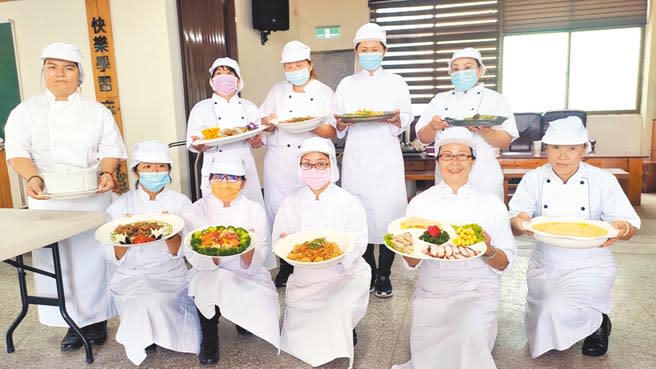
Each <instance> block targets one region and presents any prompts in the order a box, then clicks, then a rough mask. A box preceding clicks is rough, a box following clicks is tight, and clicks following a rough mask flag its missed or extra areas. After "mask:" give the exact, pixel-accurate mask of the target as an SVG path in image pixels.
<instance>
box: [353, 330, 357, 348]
mask: <svg viewBox="0 0 656 369" xmlns="http://www.w3.org/2000/svg"><path fill="white" fill-rule="evenodd" d="M357 344H358V334H357V333H355V328H353V346H354V347H355V345H357Z"/></svg>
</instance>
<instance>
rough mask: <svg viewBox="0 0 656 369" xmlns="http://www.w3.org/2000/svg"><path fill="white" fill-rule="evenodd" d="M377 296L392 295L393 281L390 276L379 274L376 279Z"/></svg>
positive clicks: (383, 297) (385, 296)
mask: <svg viewBox="0 0 656 369" xmlns="http://www.w3.org/2000/svg"><path fill="white" fill-rule="evenodd" d="M376 297H380V298H382V299H385V298H388V297H392V281H390V279H389V277H385V276H382V275H381V276H379V277H378V279H377V280H376Z"/></svg>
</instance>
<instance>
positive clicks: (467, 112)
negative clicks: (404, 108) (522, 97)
mask: <svg viewBox="0 0 656 369" xmlns="http://www.w3.org/2000/svg"><path fill="white" fill-rule="evenodd" d="M484 73H485V65H484V64H483V59H482V57H481V53H480V52H479V51H478V50H476V49H474V48H471V47H468V48H465V49H462V50H459V51H456V52H454V53H453V56H451V60H449V75H450V76H451V84H453V87H454V90H453V91H447V92H441V93H439V94H437V95H435V97H434V98H433V99H432V100H431V101H430V103H429V104H428V105H427V106H426V108H425V109H424V112H423V113H422V114H421V117H420V118H419V120H418V121H417V124H416V126H415V130H416V131H417V137H419V140H420V141H421V142H423V143H425V144H430V143H431V142H433V141H435V140H437V139H439V135H440V134H441V133H442V132H444V130H445V129H446V128H448V127H450V125H449V123H447V122H446V120H445V119H446V118H454V119H464V118H468V117H475V116H477V115H478V116H484V115H494V116H501V117H506V118H508V119H506V120H505V121H504V122H503V123H501V125H498V126H495V127H489V126H476V125H472V126H469V127H468V128H469V130H471V131H472V132H473V133H474V139H475V140H476V151H477V152H478V156H477V157H476V164H475V165H474V168H473V169H472V173H471V177H470V183H471V185H472V186H474V187H475V188H477V189H479V190H481V191H483V192H490V193H493V194H496V195H498V196H499V198H500V199H503V173H502V172H501V166H499V163H498V161H497V159H496V158H495V155H494V148H495V147H498V148H504V147H508V145H510V143H511V142H512V140H514V139H515V138H517V137H519V133H518V132H517V125H516V123H515V116H514V115H513V113H512V110H510V104H509V103H508V100H507V99H506V98H505V97H503V96H502V95H501V94H499V93H498V92H496V91H494V90H490V89H489V88H485V85H484V84H483V83H482V82H481V83H479V80H480V79H481V77H482V76H483V74H484ZM435 175H436V180H437V181H436V182H439V179H440V173H439V171H436V173H435Z"/></svg>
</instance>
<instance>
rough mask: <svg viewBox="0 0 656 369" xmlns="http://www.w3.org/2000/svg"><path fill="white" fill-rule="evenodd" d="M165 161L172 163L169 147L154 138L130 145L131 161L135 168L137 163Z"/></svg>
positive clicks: (131, 165)
mask: <svg viewBox="0 0 656 369" xmlns="http://www.w3.org/2000/svg"><path fill="white" fill-rule="evenodd" d="M141 162H144V163H167V164H172V163H173V160H171V155H169V147H168V146H166V145H164V144H163V143H160V142H158V141H155V140H149V141H143V142H139V143H137V144H135V145H134V146H132V163H131V164H130V168H135V167H136V166H137V165H139V163H141Z"/></svg>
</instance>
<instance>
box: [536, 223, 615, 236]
mask: <svg viewBox="0 0 656 369" xmlns="http://www.w3.org/2000/svg"><path fill="white" fill-rule="evenodd" d="M533 229H535V230H537V231H540V232H544V233H551V234H553V235H557V236H574V237H601V236H605V235H607V234H608V231H607V230H605V229H603V228H601V227H599V226H596V225H592V224H587V223H565V222H546V223H540V224H534V225H533Z"/></svg>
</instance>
